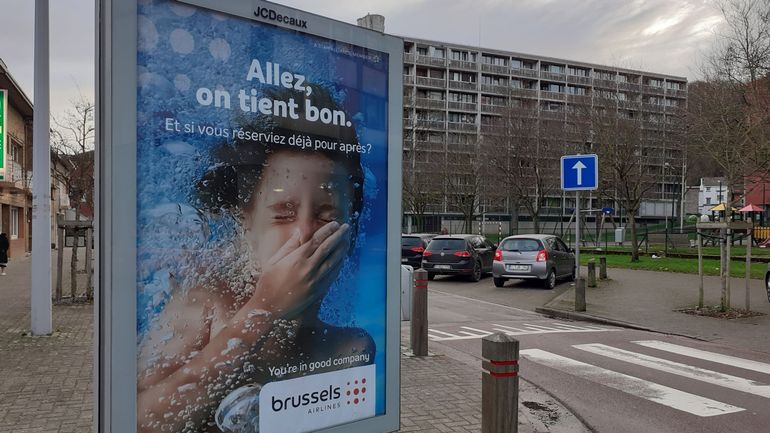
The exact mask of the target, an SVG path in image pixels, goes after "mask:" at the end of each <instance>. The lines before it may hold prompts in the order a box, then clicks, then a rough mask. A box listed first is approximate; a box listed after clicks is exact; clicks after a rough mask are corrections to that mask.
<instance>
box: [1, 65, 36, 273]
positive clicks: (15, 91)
mask: <svg viewBox="0 0 770 433" xmlns="http://www.w3.org/2000/svg"><path fill="white" fill-rule="evenodd" d="M0 89H3V90H5V91H6V92H5V94H6V95H7V101H6V107H5V108H6V112H5V113H4V117H5V127H6V130H5V131H2V132H3V134H4V135H5V143H4V145H5V164H4V167H5V174H4V176H3V179H2V180H0V231H2V232H3V233H6V234H7V235H8V239H9V240H10V243H11V249H10V252H9V253H10V255H11V260H13V257H19V256H21V255H23V254H25V253H27V252H29V251H30V250H31V240H32V238H31V236H30V233H31V231H32V230H31V225H32V193H31V184H30V182H31V180H32V102H31V101H30V100H29V98H27V95H25V94H24V92H23V91H22V90H21V87H20V86H19V84H18V83H17V82H16V80H14V78H13V77H12V76H11V75H10V73H9V72H8V68H7V67H6V65H5V63H3V61H2V60H0Z"/></svg>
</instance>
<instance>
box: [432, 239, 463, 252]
mask: <svg viewBox="0 0 770 433" xmlns="http://www.w3.org/2000/svg"><path fill="white" fill-rule="evenodd" d="M428 249H429V250H432V251H438V250H464V249H465V239H433V240H432V241H430V244H429V245H428Z"/></svg>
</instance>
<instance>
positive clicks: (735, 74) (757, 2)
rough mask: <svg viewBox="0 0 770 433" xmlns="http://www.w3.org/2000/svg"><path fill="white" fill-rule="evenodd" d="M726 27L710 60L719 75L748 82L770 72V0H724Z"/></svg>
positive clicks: (711, 65)
mask: <svg viewBox="0 0 770 433" xmlns="http://www.w3.org/2000/svg"><path fill="white" fill-rule="evenodd" d="M718 7H719V11H720V12H721V13H722V16H723V18H724V22H725V26H724V31H722V32H721V33H720V34H718V39H717V42H716V44H715V46H714V50H713V52H712V54H711V55H710V56H709V58H708V59H707V64H708V66H709V68H710V69H712V70H713V71H714V72H715V73H716V75H718V76H720V77H723V78H725V79H728V80H730V81H734V82H739V83H742V84H744V85H747V84H749V83H754V82H756V81H757V80H759V79H760V78H762V77H763V76H765V75H766V74H768V73H770V1H768V0H721V1H719V3H718Z"/></svg>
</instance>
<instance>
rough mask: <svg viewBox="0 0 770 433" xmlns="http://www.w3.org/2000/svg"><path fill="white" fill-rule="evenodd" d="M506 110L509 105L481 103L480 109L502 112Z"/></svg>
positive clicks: (496, 112)
mask: <svg viewBox="0 0 770 433" xmlns="http://www.w3.org/2000/svg"><path fill="white" fill-rule="evenodd" d="M508 110H509V107H506V106H504V105H493V104H481V111H482V112H483V113H493V114H503V113H505V112H506V111H508Z"/></svg>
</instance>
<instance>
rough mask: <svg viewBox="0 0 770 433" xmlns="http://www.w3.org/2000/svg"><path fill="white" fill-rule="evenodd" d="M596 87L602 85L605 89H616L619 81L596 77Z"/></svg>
mask: <svg viewBox="0 0 770 433" xmlns="http://www.w3.org/2000/svg"><path fill="white" fill-rule="evenodd" d="M594 87H602V88H605V89H613V90H615V89H616V88H617V87H618V83H617V82H615V81H613V80H602V79H600V78H595V79H594Z"/></svg>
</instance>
